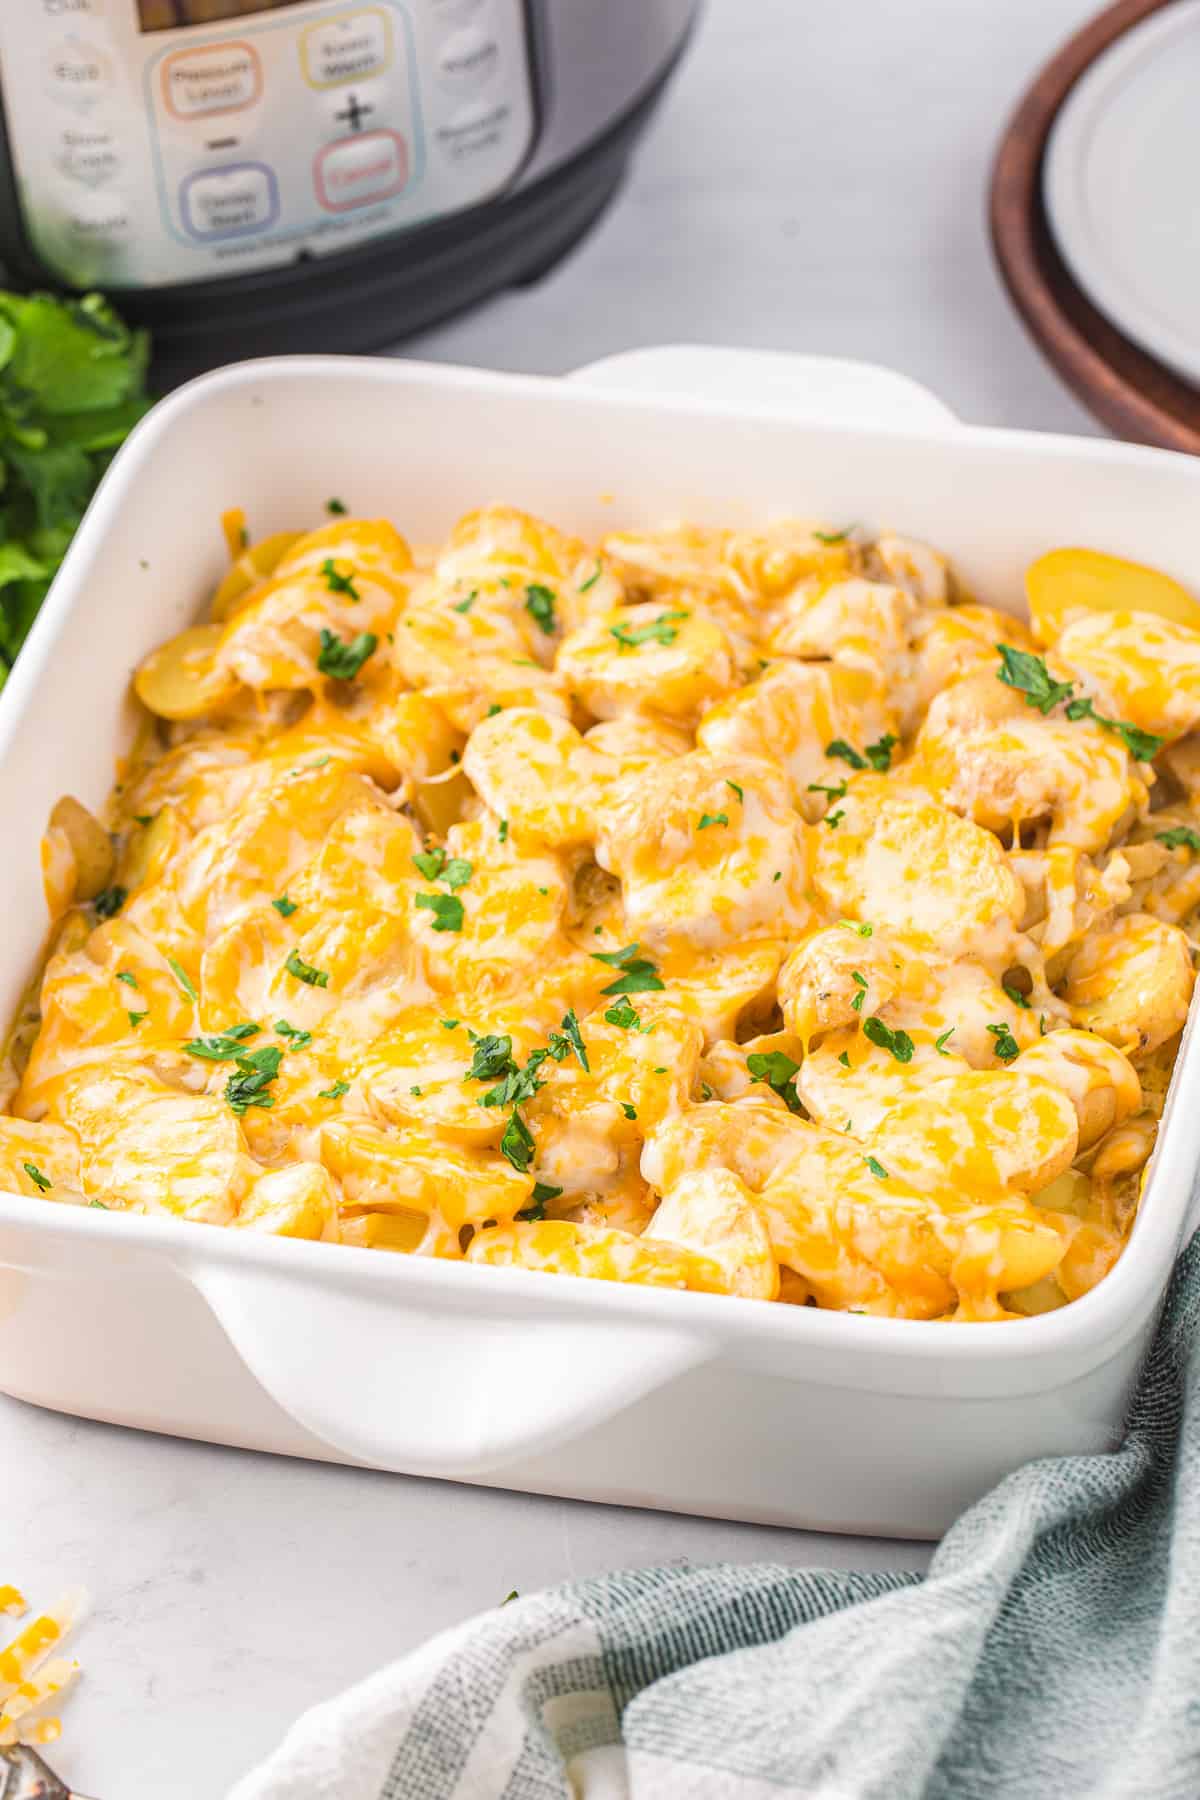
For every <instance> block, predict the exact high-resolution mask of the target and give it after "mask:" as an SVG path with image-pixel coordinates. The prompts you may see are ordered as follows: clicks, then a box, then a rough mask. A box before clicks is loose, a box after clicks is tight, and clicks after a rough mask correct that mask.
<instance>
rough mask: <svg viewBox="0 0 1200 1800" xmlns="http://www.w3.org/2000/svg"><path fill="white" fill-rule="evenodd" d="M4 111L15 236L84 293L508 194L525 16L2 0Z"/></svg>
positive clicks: (333, 239)
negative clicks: (16, 206)
mask: <svg viewBox="0 0 1200 1800" xmlns="http://www.w3.org/2000/svg"><path fill="white" fill-rule="evenodd" d="M235 6H236V13H237V16H233V17H219V18H218V19H217V20H216V22H214V23H212V24H209V25H202V24H199V23H196V22H194V21H195V20H196V19H197V18H202V17H203V16H205V14H207V16H209V17H210V18H211V17H212V16H213V15H214V14H218V15H219V14H228V13H230V12H233V11H235ZM0 96H2V98H3V105H4V113H5V123H6V127H7V131H8V138H9V145H10V150H11V154H12V158H13V162H14V166H15V172H16V178H17V189H18V195H19V200H20V205H21V209H22V213H23V216H24V222H25V227H26V232H27V235H28V237H29V240H30V242H31V244H32V246H33V248H34V250H35V252H36V253H37V255H38V256H39V257H40V259H41V261H42V262H43V263H44V264H45V265H46V267H47V268H48V269H49V270H50V271H51V272H52V273H53V274H54V275H55V276H56V277H57V278H58V279H59V280H61V281H63V282H65V283H67V284H69V285H73V286H76V287H81V288H82V287H91V286H102V287H107V288H112V289H120V288H122V287H159V286H166V285H170V284H172V283H177V282H189V281H203V280H212V279H214V278H218V279H219V278H222V277H225V276H234V275H237V274H240V273H242V272H249V271H251V270H256V269H270V268H277V267H279V266H281V265H283V264H286V263H289V262H292V261H295V260H297V259H305V258H308V257H311V256H322V255H326V254H329V253H332V252H335V251H338V250H342V249H346V248H349V247H350V246H352V245H353V244H356V243H361V242H363V241H364V240H365V239H368V238H372V237H376V236H379V235H381V234H384V233H388V232H394V231H397V230H400V229H402V228H404V227H406V226H410V225H415V224H419V223H422V222H426V221H428V220H430V219H434V218H440V217H443V216H445V215H447V214H451V213H454V212H457V211H458V210H460V209H461V208H463V207H466V206H472V205H475V204H477V203H478V202H479V201H481V200H485V199H487V198H488V197H489V196H490V195H492V194H494V193H496V192H498V191H499V190H501V189H502V188H504V187H505V186H507V184H508V183H509V182H510V181H511V180H512V179H513V177H514V175H515V174H516V172H517V170H518V169H519V167H520V165H521V163H522V162H523V161H524V159H525V157H526V155H527V154H528V151H529V149H530V146H531V143H532V140H533V135H534V103H533V89H532V80H531V74H530V59H529V46H528V44H527V41H526V22H525V14H524V7H523V4H522V0H343V3H342V4H340V5H331V4H328V3H326V4H303V3H300V4H295V3H293V4H287V3H286V0H285V3H284V4H280V0H274V4H272V0H249V3H248V4H242V5H236V0H27V3H26V4H24V5H21V6H16V5H8V4H0ZM347 303H348V304H353V295H352V294H348V295H347Z"/></svg>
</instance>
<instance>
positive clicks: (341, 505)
mask: <svg viewBox="0 0 1200 1800" xmlns="http://www.w3.org/2000/svg"><path fill="white" fill-rule="evenodd" d="M325 511H326V512H327V513H332V514H333V516H334V518H335V519H341V518H344V517H345V514H346V503H345V501H344V500H339V499H337V498H336V497H334V498H332V499H329V500H327V501H326V502H325Z"/></svg>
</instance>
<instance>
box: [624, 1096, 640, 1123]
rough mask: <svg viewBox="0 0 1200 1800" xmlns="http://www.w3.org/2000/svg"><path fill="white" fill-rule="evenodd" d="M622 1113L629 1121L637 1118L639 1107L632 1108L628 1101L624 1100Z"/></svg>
mask: <svg viewBox="0 0 1200 1800" xmlns="http://www.w3.org/2000/svg"><path fill="white" fill-rule="evenodd" d="M621 1111H622V1112H623V1113H624V1114H625V1117H626V1118H627V1119H636V1118H637V1107H636V1106H631V1105H630V1103H629V1101H628V1100H622V1102H621Z"/></svg>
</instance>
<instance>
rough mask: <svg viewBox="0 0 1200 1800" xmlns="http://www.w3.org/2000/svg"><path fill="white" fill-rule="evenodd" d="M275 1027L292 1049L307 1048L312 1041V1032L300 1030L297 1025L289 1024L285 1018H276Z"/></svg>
mask: <svg viewBox="0 0 1200 1800" xmlns="http://www.w3.org/2000/svg"><path fill="white" fill-rule="evenodd" d="M275 1029H276V1031H277V1032H278V1033H279V1035H280V1037H281V1038H286V1039H287V1041H288V1043H289V1045H290V1046H291V1048H292V1049H293V1050H307V1048H308V1046H309V1045H310V1044H311V1043H312V1032H311V1031H301V1030H300V1028H299V1026H296V1025H289V1024H288V1022H287V1020H286V1019H276V1021H275Z"/></svg>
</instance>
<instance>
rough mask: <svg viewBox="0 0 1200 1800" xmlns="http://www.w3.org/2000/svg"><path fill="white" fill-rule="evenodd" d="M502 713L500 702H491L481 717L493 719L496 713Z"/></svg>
mask: <svg viewBox="0 0 1200 1800" xmlns="http://www.w3.org/2000/svg"><path fill="white" fill-rule="evenodd" d="M503 711H504V708H503V707H502V706H501V704H500V702H499V701H498V700H493V701H492V704H491V705H490V706H489V707H488V709H487V711H486V712H485V713H484V715H483V716H484V718H485V719H494V718H495V716H496V714H497V713H502V712H503Z"/></svg>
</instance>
